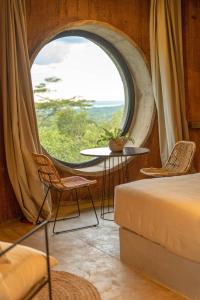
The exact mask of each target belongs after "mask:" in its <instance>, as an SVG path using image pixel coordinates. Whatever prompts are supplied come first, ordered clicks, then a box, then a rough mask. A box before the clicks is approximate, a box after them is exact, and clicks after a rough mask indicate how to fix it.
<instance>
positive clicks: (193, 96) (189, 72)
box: [182, 0, 200, 171]
mask: <svg viewBox="0 0 200 300" xmlns="http://www.w3.org/2000/svg"><path fill="white" fill-rule="evenodd" d="M182 17H183V50H184V70H185V90H186V107H187V118H188V121H189V122H198V121H200V96H199V93H200V1H199V0H190V1H188V0H182ZM190 138H191V140H193V141H195V142H196V145H197V152H196V155H195V167H196V169H197V170H198V171H200V162H199V161H200V129H192V128H190Z"/></svg>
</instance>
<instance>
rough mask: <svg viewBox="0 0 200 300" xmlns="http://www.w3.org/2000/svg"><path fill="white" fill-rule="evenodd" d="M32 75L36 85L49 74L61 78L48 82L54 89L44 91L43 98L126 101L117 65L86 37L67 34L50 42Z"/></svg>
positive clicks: (38, 56) (34, 65)
mask: <svg viewBox="0 0 200 300" xmlns="http://www.w3.org/2000/svg"><path fill="white" fill-rule="evenodd" d="M31 76H32V83H33V88H34V87H35V86H36V85H38V84H40V83H42V82H44V79H45V78H48V77H58V78H60V79H61V81H59V82H57V83H47V87H48V88H49V89H50V90H51V91H50V92H49V93H45V94H43V93H42V94H41V96H43V97H50V98H52V99H57V98H72V97H78V98H79V97H80V98H83V99H87V100H96V101H123V102H124V87H123V83H122V80H121V77H120V75H119V72H118V70H117V68H116V66H115V64H114V63H113V62H112V60H111V59H110V58H109V56H108V55H107V54H106V53H105V52H104V51H103V50H102V49H101V48H100V47H99V46H97V45H96V44H95V43H93V42H91V41H89V40H88V39H86V38H82V37H73V36H72V37H70V36H68V37H64V38H59V39H57V40H54V41H52V42H50V43H48V44H47V45H46V46H45V47H43V48H42V50H41V51H40V52H39V54H38V55H37V57H36V59H35V61H34V63H33V65H32V68H31ZM35 99H36V100H39V99H41V98H40V97H39V96H35Z"/></svg>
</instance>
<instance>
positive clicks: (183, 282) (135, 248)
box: [119, 228, 200, 300]
mask: <svg viewBox="0 0 200 300" xmlns="http://www.w3.org/2000/svg"><path fill="white" fill-rule="evenodd" d="M119 234H120V258H121V260H122V262H124V263H126V264H128V265H129V266H131V267H133V268H135V269H137V270H139V271H140V272H142V273H144V274H145V275H147V276H148V277H150V279H152V280H154V281H156V282H158V283H159V284H161V285H164V286H165V287H167V288H169V289H171V290H173V291H175V292H177V293H179V294H181V295H182V296H184V297H187V298H189V299H192V300H199V299H200V264H199V263H197V262H194V261H190V260H189V259H186V258H183V257H180V256H178V255H176V254H174V253H172V252H170V251H168V250H167V249H166V248H164V247H162V246H160V245H159V244H156V243H154V242H152V241H150V240H148V239H145V238H143V237H142V236H139V235H137V234H136V233H134V232H132V231H129V230H127V229H125V228H120V230H119Z"/></svg>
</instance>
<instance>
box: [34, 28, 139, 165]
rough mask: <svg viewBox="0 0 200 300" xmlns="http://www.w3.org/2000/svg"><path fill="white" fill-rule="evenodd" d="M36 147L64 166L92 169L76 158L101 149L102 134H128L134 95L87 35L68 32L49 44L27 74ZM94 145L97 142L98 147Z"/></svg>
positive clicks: (118, 60) (115, 61)
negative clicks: (37, 137)
mask: <svg viewBox="0 0 200 300" xmlns="http://www.w3.org/2000/svg"><path fill="white" fill-rule="evenodd" d="M31 76H32V84H33V91H34V100H35V108H36V115H37V123H38V129H39V136H40V142H41V144H42V146H43V148H44V149H45V150H46V151H47V152H48V153H49V154H50V155H51V156H53V157H54V158H56V159H58V160H59V161H62V162H64V163H65V164H68V165H70V166H75V167H81V166H86V165H90V164H94V163H96V162H97V160H94V159H93V160H91V158H88V160H87V158H86V157H85V156H82V155H80V151H81V150H83V149H87V148H93V147H103V146H107V142H106V141H102V140H101V139H100V137H101V135H102V133H103V132H104V129H107V130H111V131H112V130H114V129H115V128H121V129H122V132H123V133H126V132H127V131H128V129H129V126H130V123H131V120H132V116H133V111H134V89H133V82H132V78H131V75H130V73H129V70H128V67H127V65H126V63H125V61H124V59H123V57H122V56H121V55H120V53H119V52H118V51H117V50H116V49H115V48H114V47H113V46H112V45H111V44H110V43H109V42H107V41H106V40H105V39H103V38H102V37H99V36H97V35H95V34H93V33H89V32H85V31H81V30H70V31H65V32H63V33H61V34H59V35H57V36H56V37H54V39H52V40H50V41H49V42H48V43H47V44H46V45H45V46H44V47H43V48H42V49H41V50H40V52H39V53H38V55H37V56H36V58H35V60H34V62H33V65H32V68H31ZM99 140H100V141H99Z"/></svg>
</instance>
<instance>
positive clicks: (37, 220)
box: [36, 186, 50, 224]
mask: <svg viewBox="0 0 200 300" xmlns="http://www.w3.org/2000/svg"><path fill="white" fill-rule="evenodd" d="M49 190H50V187H49V186H48V188H47V192H46V194H45V197H44V200H43V202H42V205H41V207H40V210H39V213H38V216H37V219H36V224H38V223H40V222H39V219H40V215H41V212H42V209H43V206H44V203H45V201H46V199H47V195H48V193H49Z"/></svg>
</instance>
